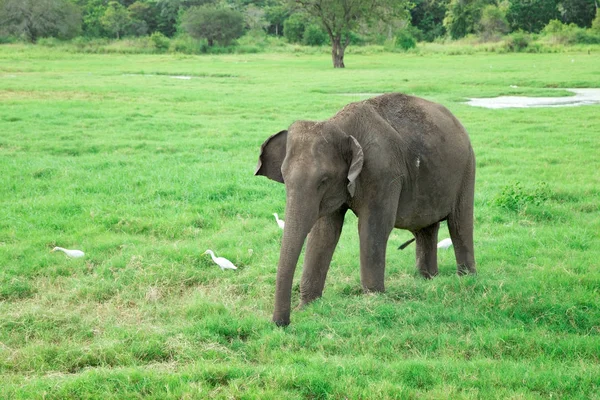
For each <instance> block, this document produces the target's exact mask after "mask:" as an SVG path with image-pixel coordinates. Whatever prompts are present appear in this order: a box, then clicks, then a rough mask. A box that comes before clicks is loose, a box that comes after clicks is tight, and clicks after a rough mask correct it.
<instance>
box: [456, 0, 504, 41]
mask: <svg viewBox="0 0 600 400" xmlns="http://www.w3.org/2000/svg"><path fill="white" fill-rule="evenodd" d="M487 4H495V1H494V0H451V1H450V4H449V5H448V10H447V11H446V17H445V18H444V26H445V27H446V30H447V31H448V33H449V34H450V37H451V38H452V39H460V38H461V37H464V36H466V35H468V34H470V33H475V32H477V27H478V26H479V20H480V19H481V12H482V9H483V8H484V7H485V6H486V5H487Z"/></svg>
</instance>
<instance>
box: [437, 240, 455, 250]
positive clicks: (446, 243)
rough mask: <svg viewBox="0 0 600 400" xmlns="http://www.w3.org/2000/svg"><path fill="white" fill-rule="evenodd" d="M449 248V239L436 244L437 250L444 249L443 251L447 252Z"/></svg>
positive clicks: (450, 241)
mask: <svg viewBox="0 0 600 400" xmlns="http://www.w3.org/2000/svg"><path fill="white" fill-rule="evenodd" d="M450 246H452V239H450V238H446V239H444V240H441V241H440V242H439V243H438V244H437V248H438V249H444V250H448V249H449V248H450Z"/></svg>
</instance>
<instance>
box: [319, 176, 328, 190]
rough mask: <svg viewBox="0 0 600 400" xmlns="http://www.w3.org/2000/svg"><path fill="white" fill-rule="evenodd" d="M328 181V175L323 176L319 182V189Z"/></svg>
mask: <svg viewBox="0 0 600 400" xmlns="http://www.w3.org/2000/svg"><path fill="white" fill-rule="evenodd" d="M328 181H329V177H328V176H324V177H323V178H321V182H319V189H320V188H322V187H323V186H325V185H326V184H327V182H328Z"/></svg>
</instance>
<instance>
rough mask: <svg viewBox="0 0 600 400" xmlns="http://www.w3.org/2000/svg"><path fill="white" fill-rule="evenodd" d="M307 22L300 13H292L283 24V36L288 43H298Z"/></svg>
mask: <svg viewBox="0 0 600 400" xmlns="http://www.w3.org/2000/svg"><path fill="white" fill-rule="evenodd" d="M308 23H309V20H308V18H307V17H306V15H304V14H302V13H294V14H292V15H290V17H289V18H288V19H286V20H285V22H284V23H283V36H285V38H286V39H287V40H288V42H290V43H300V42H302V38H303V37H304V30H305V29H306V25H308Z"/></svg>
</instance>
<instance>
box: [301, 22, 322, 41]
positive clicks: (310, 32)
mask: <svg viewBox="0 0 600 400" xmlns="http://www.w3.org/2000/svg"><path fill="white" fill-rule="evenodd" d="M327 39H328V36H327V34H326V33H325V32H323V29H321V27H320V26H318V25H315V24H311V25H308V26H307V27H306V29H304V35H303V37H302V42H303V43H304V44H306V45H309V46H321V45H323V44H325V43H327Z"/></svg>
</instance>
